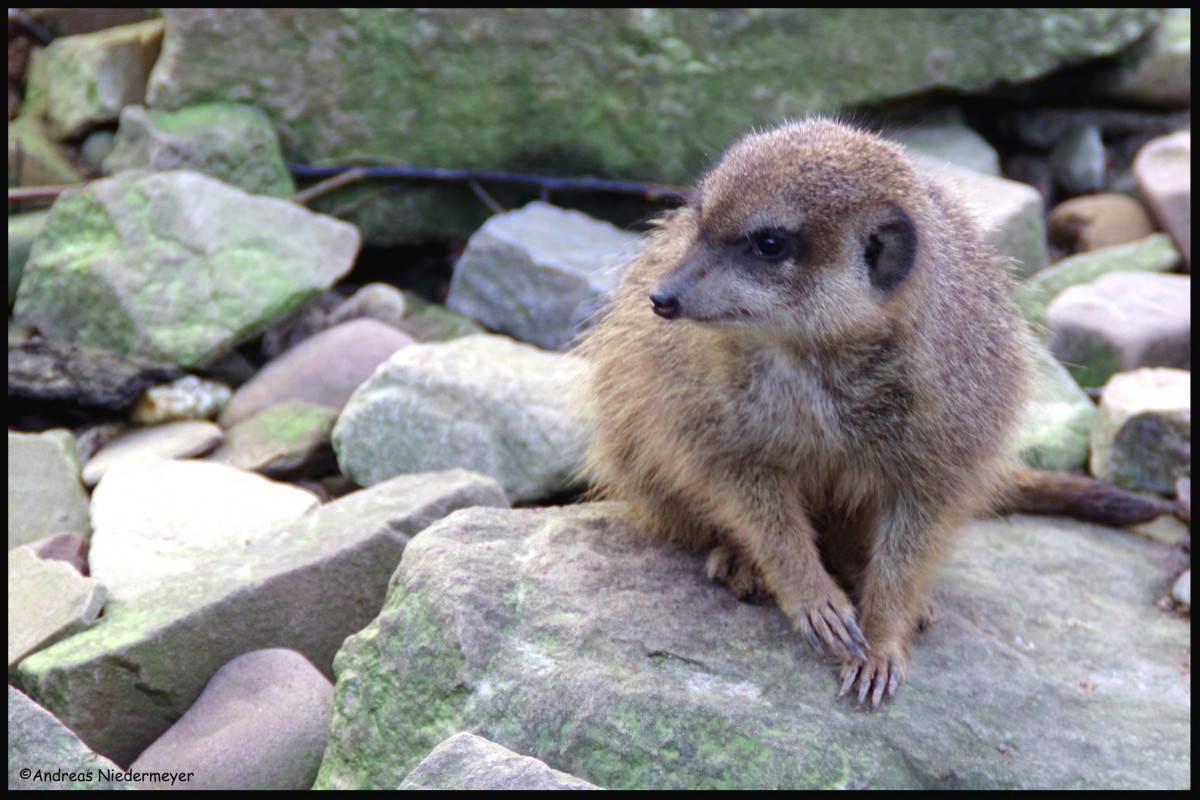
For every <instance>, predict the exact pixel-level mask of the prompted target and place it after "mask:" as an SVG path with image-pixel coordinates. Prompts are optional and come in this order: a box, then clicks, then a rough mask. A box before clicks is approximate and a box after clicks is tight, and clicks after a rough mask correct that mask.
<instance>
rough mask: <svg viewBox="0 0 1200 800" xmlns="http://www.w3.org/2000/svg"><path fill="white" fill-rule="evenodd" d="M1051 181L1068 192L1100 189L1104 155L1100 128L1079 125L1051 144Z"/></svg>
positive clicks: (1102, 186)
mask: <svg viewBox="0 0 1200 800" xmlns="http://www.w3.org/2000/svg"><path fill="white" fill-rule="evenodd" d="M1050 169H1051V170H1053V172H1054V180H1055V182H1056V183H1057V184H1058V186H1059V187H1060V188H1061V189H1062V190H1063V191H1064V192H1065V193H1066V194H1068V195H1077V194H1088V193H1089V192H1098V191H1100V190H1101V189H1103V188H1104V176H1105V173H1106V171H1107V169H1108V158H1107V155H1106V154H1105V152H1104V142H1102V141H1100V129H1099V128H1098V127H1096V126H1095V125H1079V126H1077V127H1075V128H1073V129H1072V130H1071V132H1070V133H1068V134H1067V135H1066V136H1064V137H1063V138H1062V139H1060V140H1059V141H1058V142H1056V143H1055V145H1054V149H1053V150H1052V151H1050Z"/></svg>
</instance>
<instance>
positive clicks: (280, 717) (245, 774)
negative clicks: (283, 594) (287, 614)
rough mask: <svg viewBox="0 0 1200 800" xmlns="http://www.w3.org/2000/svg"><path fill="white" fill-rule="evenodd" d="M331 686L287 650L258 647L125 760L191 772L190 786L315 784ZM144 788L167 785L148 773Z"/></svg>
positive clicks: (146, 767)
mask: <svg viewBox="0 0 1200 800" xmlns="http://www.w3.org/2000/svg"><path fill="white" fill-rule="evenodd" d="M332 706H333V686H332V685H331V684H330V682H329V680H328V679H327V678H326V677H325V676H324V675H322V674H321V672H320V671H319V670H318V669H317V668H316V667H314V666H313V665H312V664H311V663H310V662H309V661H308V659H306V658H305V657H304V656H302V655H300V654H299V653H296V652H294V651H292V650H284V649H271V650H256V651H254V652H252V653H246V654H245V655H241V656H238V657H237V658H235V659H234V660H233V661H230V662H229V663H228V664H226V665H225V666H223V667H221V669H219V670H218V671H217V674H216V675H213V677H212V680H211V681H209V682H208V686H206V687H205V688H204V692H203V694H201V695H200V697H199V698H198V699H197V700H196V702H195V703H194V704H193V705H192V707H191V708H189V709H188V711H187V713H186V714H184V715H183V717H182V718H181V719H180V720H179V721H178V722H176V723H175V724H174V725H172V726H171V728H170V730H168V731H167V732H166V733H164V734H163V735H162V736H161V737H159V739H158V740H157V741H156V742H154V744H152V745H150V747H148V748H146V751H145V752H144V753H142V754H141V755H140V756H138V759H137V761H134V762H133V764H131V765H130V767H129V769H130V771H132V772H160V773H165V774H170V773H174V772H191V773H193V774H194V775H195V778H194V779H193V780H189V781H188V782H187V783H186V784H185V785H184V788H188V789H234V790H238V789H254V790H271V789H291V790H294V791H295V790H304V789H308V788H310V787H311V786H312V783H313V779H314V778H316V777H317V768H318V767H320V766H321V755H322V754H323V753H324V752H325V740H326V738H327V736H328V732H329V717H330V713H331V711H332ZM143 786H144V788H147V789H167V788H172V784H171V783H170V782H166V781H147V782H146V783H145V784H143Z"/></svg>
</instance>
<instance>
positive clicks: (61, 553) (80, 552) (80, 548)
mask: <svg viewBox="0 0 1200 800" xmlns="http://www.w3.org/2000/svg"><path fill="white" fill-rule="evenodd" d="M21 546H22V547H24V548H28V549H29V550H31V551H33V553H34V554H35V555H37V557H38V558H40V559H43V560H45V561H61V562H63V563H64V564H66V565H68V566H69V567H71V569H73V570H75V572H77V573H78V574H80V575H84V574H86V573H87V568H88V566H87V553H88V540H87V537H86V536H84V535H83V534H82V533H80V532H79V531H68V532H66V533H56V534H54V535H53V536H47V537H46V538H45V539H38V540H37V541H36V542H29V543H28V544H24V545H21Z"/></svg>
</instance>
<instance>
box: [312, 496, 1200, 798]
mask: <svg viewBox="0 0 1200 800" xmlns="http://www.w3.org/2000/svg"><path fill="white" fill-rule="evenodd" d="M616 510H617V508H616V507H615V506H614V505H609V504H599V505H582V506H571V507H565V508H545V509H534V510H516V511H495V510H490V509H471V510H468V511H462V512H458V513H456V514H453V515H451V516H450V517H448V518H446V519H445V520H443V521H442V522H440V523H438V524H436V525H434V526H433V527H431V528H429V529H428V530H426V531H425V532H423V533H422V534H421V536H419V537H417V538H416V539H415V540H414V541H413V543H412V544H411V545H410V547H409V549H408V551H407V552H406V553H405V554H404V560H403V561H402V563H401V565H400V569H399V570H398V571H397V573H396V576H395V580H394V582H393V585H392V591H391V593H390V595H389V597H388V600H387V602H386V604H385V605H384V607H383V611H382V612H381V613H380V615H379V617H378V618H377V619H376V620H375V621H374V622H372V623H371V624H370V625H369V626H368V627H367V628H366V629H364V630H363V631H362V632H360V633H359V634H356V635H355V636H352V637H351V638H350V639H348V640H347V641H346V644H345V646H344V647H343V648H342V651H341V652H340V653H339V654H338V658H337V673H338V683H337V687H336V689H335V695H334V719H333V723H332V725H331V727H330V737H329V747H328V749H327V750H326V752H325V761H324V763H323V764H322V766H321V773H320V775H319V777H318V779H317V783H316V786H317V787H318V788H338V789H349V788H390V787H393V786H395V785H396V784H397V783H399V781H400V780H401V778H402V777H403V776H405V775H407V774H408V773H409V772H410V771H411V770H412V769H413V768H414V766H415V765H416V764H417V763H418V762H419V761H420V760H421V759H422V758H424V757H425V755H426V754H427V753H428V752H429V750H430V749H431V748H432V747H433V746H434V745H436V744H437V743H438V742H439V741H441V740H442V739H444V738H445V737H446V736H449V735H450V734H452V733H455V732H457V731H462V730H468V731H474V732H476V733H477V734H478V735H480V736H483V737H486V738H488V739H490V740H492V741H494V742H496V743H497V744H500V745H502V746H504V747H507V748H509V749H510V750H513V751H515V752H518V753H523V754H527V755H529V756H531V757H533V758H537V759H540V760H541V761H544V762H545V763H546V764H547V765H549V766H550V767H552V768H554V769H558V770H562V771H564V772H567V773H569V774H571V775H575V776H577V777H579V778H582V779H584V780H588V781H590V782H592V783H594V784H596V785H599V786H603V787H606V788H610V789H626V788H628V789H678V788H693V789H698V788H738V789H770V788H785V787H786V788H789V789H799V788H833V787H839V788H921V789H930V788H932V787H937V786H945V787H951V786H952V787H955V788H958V789H970V788H985V787H986V788H991V789H995V788H999V787H1005V788H1034V787H1036V788H1040V789H1050V788H1065V787H1075V788H1085V787H1090V788H1101V787H1103V788H1105V789H1115V788H1133V787H1141V788H1151V787H1155V788H1177V789H1181V788H1186V787H1187V786H1189V785H1190V783H1191V747H1190V728H1191V700H1190V698H1191V680H1190V671H1189V670H1188V669H1187V664H1188V663H1189V655H1188V653H1189V651H1190V626H1189V624H1188V622H1187V621H1186V620H1181V619H1178V618H1176V617H1174V616H1172V615H1168V614H1164V613H1162V612H1161V611H1160V610H1159V609H1158V608H1156V607H1155V600H1156V599H1157V598H1158V597H1159V596H1160V595H1161V593H1162V591H1163V572H1162V566H1161V563H1160V555H1159V553H1160V548H1159V546H1157V545H1155V544H1153V543H1149V542H1145V541H1142V540H1139V539H1138V538H1137V537H1131V536H1129V535H1128V534H1126V533H1125V532H1123V531H1117V530H1112V529H1108V528H1102V527H1098V526H1094V525H1086V524H1083V523H1076V522H1072V521H1069V520H1062V519H1038V518H1030V517H1020V516H1015V517H1010V518H1008V519H1003V520H990V521H986V522H974V523H970V524H968V525H966V526H965V527H964V530H963V531H962V535H961V537H960V540H959V542H958V546H957V547H956V548H954V550H953V551H952V553H951V555H950V556H949V559H948V561H947V563H946V564H945V565H944V567H943V568H942V569H941V570H940V576H939V577H938V579H937V580H936V581H935V583H934V586H933V593H934V598H935V601H936V602H937V604H938V617H937V623H936V624H935V625H934V626H933V628H931V629H930V630H928V631H926V632H925V633H924V634H922V635H921V636H919V637H918V638H917V640H916V643H915V647H914V653H913V658H914V663H913V665H912V667H911V669H910V670H909V674H908V678H907V681H906V683H905V685H904V686H903V687H902V688H901V689H900V692H899V694H898V696H897V697H896V698H895V700H894V701H891V702H889V703H888V704H886V705H885V706H883V707H882V708H881V709H880V710H879V711H877V712H875V713H873V714H867V713H863V712H862V711H861V710H860V709H856V708H855V706H854V704H853V703H851V702H846V701H843V702H840V703H839V702H837V701H836V700H835V699H834V695H835V693H836V690H837V678H836V675H837V666H836V664H835V663H834V660H833V659H828V660H826V659H823V658H822V657H821V656H819V655H817V654H815V653H814V652H813V651H812V649H811V648H810V647H809V646H808V644H807V643H805V642H804V641H803V638H802V637H800V636H798V635H797V634H796V633H795V632H794V631H793V630H792V628H791V625H790V624H789V622H788V620H787V619H786V617H785V616H784V615H783V614H782V613H781V612H780V611H779V609H778V608H777V607H776V606H774V604H764V605H751V604H748V603H739V602H738V601H737V600H736V599H735V598H734V596H733V593H732V592H730V591H729V590H728V589H726V588H725V587H723V586H718V585H715V584H713V583H711V582H709V581H708V580H707V579H706V578H705V577H704V555H703V554H689V553H686V552H683V551H680V550H678V549H675V548H672V547H671V546H669V545H665V544H657V545H656V544H654V543H650V542H647V541H646V540H645V539H644V538H642V537H640V536H638V535H637V534H635V533H634V532H633V531H631V530H629V529H628V528H627V527H626V526H625V525H623V524H621V523H620V522H619V521H618V520H617V519H616V517H615V511H616ZM1130 631H1136V632H1137V642H1138V643H1137V646H1136V647H1131V646H1130V645H1129V632H1130ZM1048 721H1053V724H1048ZM1148 741H1153V742H1154V743H1155V746H1154V747H1152V748H1148V747H1146V746H1145V743H1146V742H1148ZM813 742H819V743H820V744H819V746H814V745H813Z"/></svg>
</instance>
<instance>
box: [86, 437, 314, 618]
mask: <svg viewBox="0 0 1200 800" xmlns="http://www.w3.org/2000/svg"><path fill="white" fill-rule="evenodd" d="M317 505H318V501H317V498H316V497H314V496H313V495H312V494H311V493H310V492H306V491H304V490H303V489H297V488H296V487H294V486H289V485H287V484H282V483H274V482H272V481H269V480H267V479H265V478H262V477H260V476H258V475H252V474H250V473H248V472H243V471H242V470H238V469H234V468H232V467H227V466H225V465H223V464H212V463H207V462H201V461H167V460H164V459H155V458H151V457H147V458H139V459H126V460H123V461H121V462H120V463H117V464H114V465H113V466H112V467H110V468H109V469H108V470H107V472H105V474H104V479H103V480H102V481H100V485H99V486H97V487H96V491H95V492H94V493H93V495H92V521H93V524H94V525H95V527H96V530H95V533H93V534H92V548H91V551H90V553H89V554H88V563H89V564H90V566H91V574H92V575H93V576H94V577H96V578H99V579H100V580H102V581H104V583H105V584H106V585H107V586H108V590H109V594H110V595H111V597H112V602H111V605H112V607H114V608H115V607H117V606H129V605H135V606H136V604H137V601H138V600H139V599H140V598H143V597H146V596H150V597H153V596H155V595H159V594H162V593H163V591H164V590H165V589H167V588H168V587H170V586H172V585H176V584H179V583H180V582H182V581H183V580H184V579H185V578H186V577H187V576H188V575H190V574H193V573H195V572H197V571H200V570H211V569H215V568H217V567H218V566H221V565H223V566H225V567H226V568H232V567H234V566H235V565H236V564H238V563H240V557H241V555H242V554H243V553H245V552H246V551H247V549H248V548H249V549H251V550H261V549H263V548H267V549H269V548H272V547H278V546H279V542H278V541H277V540H276V538H275V537H277V536H278V534H279V530H280V529H281V528H282V527H283V526H284V525H285V524H287V523H289V522H294V521H295V520H297V519H299V518H300V517H302V516H304V515H305V514H306V513H308V512H310V511H312V510H313V509H314V508H316V507H317Z"/></svg>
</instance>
